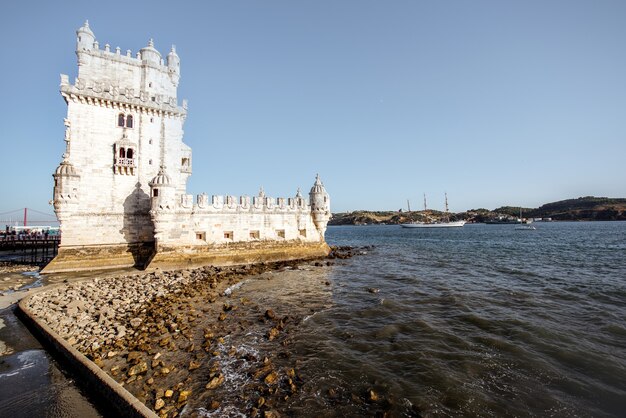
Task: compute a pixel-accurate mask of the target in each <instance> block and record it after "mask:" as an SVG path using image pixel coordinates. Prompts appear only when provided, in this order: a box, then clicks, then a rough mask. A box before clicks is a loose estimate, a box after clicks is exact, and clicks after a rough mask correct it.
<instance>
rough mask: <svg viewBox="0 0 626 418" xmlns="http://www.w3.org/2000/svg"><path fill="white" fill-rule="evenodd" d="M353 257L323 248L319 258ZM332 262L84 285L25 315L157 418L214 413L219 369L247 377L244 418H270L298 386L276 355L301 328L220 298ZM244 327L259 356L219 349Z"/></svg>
mask: <svg viewBox="0 0 626 418" xmlns="http://www.w3.org/2000/svg"><path fill="white" fill-rule="evenodd" d="M359 252H361V251H360V250H354V249H351V248H349V247H341V248H333V251H332V252H331V254H330V256H329V258H331V259H332V258H347V257H351V256H352V255H354V254H357V253H359ZM332 262H333V261H331V260H329V259H323V260H314V261H310V262H305V263H302V262H284V263H268V264H257V265H251V266H240V267H229V268H219V267H211V266H208V267H203V268H199V269H190V270H180V271H174V272H163V271H156V272H153V273H148V274H134V275H126V276H123V277H107V278H93V279H89V280H85V281H81V282H77V283H72V284H66V285H63V286H59V287H55V288H53V289H50V290H47V291H43V292H41V293H38V294H36V295H34V296H33V297H32V298H31V299H30V300H29V301H28V307H29V309H30V310H31V311H32V312H33V313H34V314H35V315H36V316H37V317H39V318H40V319H42V320H43V321H45V322H46V323H47V324H48V325H49V326H50V327H52V328H53V330H54V331H55V332H57V333H58V334H59V335H60V336H61V337H62V338H64V339H65V340H66V341H68V342H69V343H70V344H71V345H73V346H74V347H75V348H76V349H78V350H79V351H81V352H82V353H83V354H85V355H86V356H87V357H88V358H89V359H91V360H92V361H93V362H94V363H95V364H96V365H98V366H99V367H100V368H102V369H103V370H104V371H106V372H107V373H108V374H109V375H110V376H112V377H113V378H114V379H115V380H116V381H118V382H119V383H120V384H121V385H123V386H124V387H125V388H126V389H127V390H128V391H129V392H131V393H132V394H133V395H134V396H135V397H137V398H138V399H139V400H140V401H141V402H143V403H144V404H146V405H147V406H148V407H149V408H151V409H153V410H154V411H155V412H156V413H157V414H159V415H160V416H162V417H166V416H168V417H173V416H177V415H179V414H181V413H182V412H184V411H185V407H186V405H187V403H188V402H189V400H190V399H191V398H194V400H195V404H202V405H204V409H205V410H206V411H207V414H210V411H211V410H217V409H218V408H219V407H220V404H221V401H220V388H221V387H222V386H223V385H224V383H225V381H226V380H227V379H226V377H225V373H226V371H225V368H226V367H227V364H228V365H229V366H228V367H232V365H233V364H234V363H236V366H237V367H238V369H239V370H240V371H243V372H245V374H246V375H247V376H248V377H249V381H247V383H246V384H245V386H244V387H243V388H242V391H241V394H240V396H241V399H240V401H241V404H242V405H245V409H246V414H247V415H249V416H265V417H271V416H277V415H278V413H277V410H279V409H280V406H281V404H283V403H285V402H286V401H288V399H289V398H290V396H292V395H293V394H295V393H297V392H298V389H299V385H301V384H302V378H301V376H300V375H299V373H298V368H297V364H296V363H294V364H291V365H289V364H288V362H289V361H288V358H289V353H288V351H287V350H286V349H285V347H286V346H288V344H289V328H290V327H291V326H293V325H294V324H297V323H298V322H299V321H301V320H302V318H296V317H293V316H290V315H289V312H288V310H285V312H281V311H280V310H279V309H280V307H278V308H276V307H274V308H268V307H266V306H260V305H258V304H254V303H251V302H250V301H249V300H244V299H241V300H238V299H233V298H230V297H229V296H230V292H231V290H232V288H233V286H237V284H238V283H239V282H240V281H241V280H242V279H244V278H247V277H252V276H258V275H260V274H263V273H264V272H270V271H277V270H286V269H310V268H322V267H325V266H328V265H330V264H332ZM329 285H330V283H329V282H324V283H319V286H329ZM250 318H255V319H256V323H255V324H254V325H255V326H257V327H258V326H259V325H260V326H262V327H263V329H264V338H263V341H262V343H263V344H264V345H265V346H266V347H265V348H266V349H265V350H264V353H266V354H264V355H263V356H260V355H259V352H257V351H254V350H252V351H251V350H242V349H240V348H236V347H229V346H228V344H227V343H226V340H227V339H228V336H229V335H231V334H233V333H237V332H245V330H246V327H247V326H249V325H251V324H252V322H251V320H250ZM285 359H287V360H285ZM285 364H287V366H285ZM185 412H191V411H185Z"/></svg>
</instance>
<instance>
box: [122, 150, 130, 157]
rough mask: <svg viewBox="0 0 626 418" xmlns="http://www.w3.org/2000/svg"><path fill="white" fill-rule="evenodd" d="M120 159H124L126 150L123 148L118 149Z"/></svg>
mask: <svg viewBox="0 0 626 418" xmlns="http://www.w3.org/2000/svg"><path fill="white" fill-rule="evenodd" d="M129 151H130V150H129ZM120 158H126V150H125V149H124V148H120Z"/></svg>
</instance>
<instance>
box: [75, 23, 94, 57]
mask: <svg viewBox="0 0 626 418" xmlns="http://www.w3.org/2000/svg"><path fill="white" fill-rule="evenodd" d="M95 41H96V36H95V35H94V34H93V32H92V31H91V28H90V27H89V21H88V20H85V24H84V25H83V26H81V27H80V28H78V30H77V31H76V52H80V51H84V50H87V51H90V50H92V49H93V43H94V42H95Z"/></svg>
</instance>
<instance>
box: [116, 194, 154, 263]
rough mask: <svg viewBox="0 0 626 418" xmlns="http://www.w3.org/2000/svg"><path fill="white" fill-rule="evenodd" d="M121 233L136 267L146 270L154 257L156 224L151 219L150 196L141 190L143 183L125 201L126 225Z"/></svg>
mask: <svg viewBox="0 0 626 418" xmlns="http://www.w3.org/2000/svg"><path fill="white" fill-rule="evenodd" d="M123 225H124V226H123V228H122V230H121V231H120V232H121V233H122V234H123V235H124V239H125V240H126V243H127V245H128V250H127V251H128V252H130V253H131V254H132V256H133V260H134V262H135V265H134V267H135V268H138V269H144V268H146V266H147V265H148V263H149V262H150V260H151V259H152V257H154V252H155V248H154V224H153V223H152V219H150V196H149V195H148V194H147V193H146V192H144V191H143V190H142V189H141V183H136V184H135V189H134V190H133V192H132V193H131V194H130V195H128V197H127V198H126V199H125V200H124V224H123Z"/></svg>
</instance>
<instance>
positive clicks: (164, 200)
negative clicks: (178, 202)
mask: <svg viewBox="0 0 626 418" xmlns="http://www.w3.org/2000/svg"><path fill="white" fill-rule="evenodd" d="M149 186H150V197H151V200H152V211H161V210H164V209H174V205H175V192H176V190H175V188H174V185H173V184H172V178H171V177H170V176H169V175H168V174H167V173H166V171H165V166H161V169H160V170H159V173H158V174H157V175H156V176H155V177H154V178H153V179H152V180H151V181H150V183H149Z"/></svg>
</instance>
